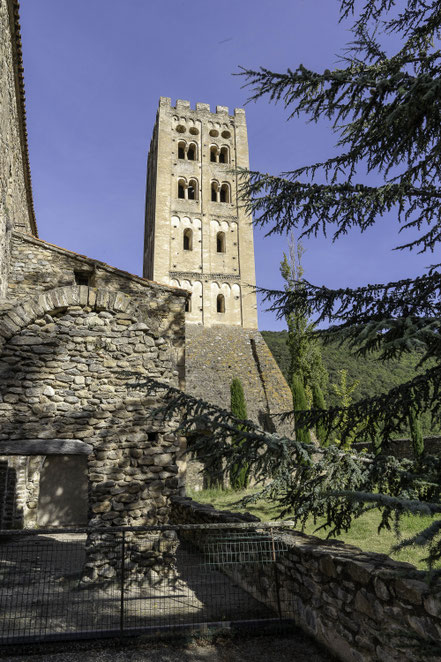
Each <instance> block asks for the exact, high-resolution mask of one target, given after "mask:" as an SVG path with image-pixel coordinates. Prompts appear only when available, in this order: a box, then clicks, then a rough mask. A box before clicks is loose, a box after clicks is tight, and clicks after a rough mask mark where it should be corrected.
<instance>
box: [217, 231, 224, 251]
mask: <svg viewBox="0 0 441 662" xmlns="http://www.w3.org/2000/svg"><path fill="white" fill-rule="evenodd" d="M216 250H217V252H218V253H225V232H218V233H217V235H216Z"/></svg>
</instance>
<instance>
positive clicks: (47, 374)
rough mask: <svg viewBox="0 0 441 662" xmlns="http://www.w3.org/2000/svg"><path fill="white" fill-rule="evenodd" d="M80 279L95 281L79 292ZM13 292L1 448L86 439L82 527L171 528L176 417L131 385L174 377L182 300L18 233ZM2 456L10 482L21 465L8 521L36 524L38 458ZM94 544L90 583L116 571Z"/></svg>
mask: <svg viewBox="0 0 441 662" xmlns="http://www.w3.org/2000/svg"><path fill="white" fill-rule="evenodd" d="M78 274H80V276H86V277H87V278H88V280H89V283H90V284H91V285H94V286H93V287H88V286H86V285H75V284H74V283H75V280H76V278H77V277H78ZM60 285H61V287H60ZM10 293H11V296H10V298H9V300H8V303H7V304H3V306H2V310H3V312H2V314H0V348H1V349H0V420H1V428H0V446H1V442H2V441H4V442H7V443H8V444H11V443H13V441H14V440H17V443H20V441H23V440H37V441H38V440H48V443H50V442H51V440H54V439H56V440H64V439H66V440H73V439H75V440H82V441H84V442H87V444H89V445H90V448H91V452H90V455H89V456H88V482H89V525H90V526H111V525H143V524H156V523H164V522H167V520H168V513H169V497H170V495H171V494H174V493H179V491H180V490H181V489H182V485H181V475H180V473H179V469H178V462H179V461H180V455H181V447H182V440H181V439H180V438H178V437H176V435H175V434H174V432H173V431H174V429H175V428H176V426H177V420H176V418H175V419H174V420H162V418H161V417H160V416H159V415H158V414H155V410H156V408H157V407H158V406H159V405H161V404H162V403H163V402H164V401H165V398H167V393H166V389H164V388H163V389H161V390H159V391H158V390H157V391H147V390H146V389H145V388H144V389H141V390H138V389H136V388H135V387H134V383H135V382H136V380H137V379H141V380H145V378H146V377H151V378H154V379H157V380H159V381H161V382H164V383H166V384H167V385H171V386H175V387H177V386H179V384H180V383H181V382H182V378H183V369H184V333H185V332H184V303H185V293H183V292H181V291H179V290H176V289H174V288H170V287H166V286H160V285H157V284H155V283H151V282H149V281H146V280H144V279H141V278H138V277H134V276H131V275H130V274H126V273H124V272H121V271H118V270H117V269H113V268H111V267H108V266H107V265H104V264H103V263H97V262H95V261H94V260H91V259H88V258H85V257H82V256H77V255H76V254H74V253H71V252H69V251H64V250H63V249H59V248H57V247H54V246H51V245H48V244H46V243H45V242H42V241H40V240H38V239H34V238H33V237H29V236H25V235H21V234H19V233H14V245H13V261H12V266H11V279H10ZM6 460H7V462H8V467H9V469H10V471H9V473H10V474H11V475H12V469H13V468H14V466H15V464H17V463H18V464H20V466H21V465H22V464H23V462H24V463H25V471H21V473H20V472H16V475H15V480H16V484H15V490H16V495H15V500H16V504H15V505H16V508H15V510H16V515H17V517H16V519H15V524H17V523H18V521H17V518H18V517H20V518H21V520H22V523H24V525H25V526H34V525H35V524H36V522H37V511H38V489H39V483H38V475H39V471H38V470H36V467H37V469H38V466H40V465H41V462H42V461H44V456H36V457H35V456H34V457H32V458H31V459H29V458H25V457H22V456H16V457H13V458H11V457H10V456H9V458H8V457H7V456H4V457H2V458H0V462H2V466H3V467H4V463H5V461H6ZM39 463H40V465H39ZM34 465H35V466H34ZM9 513H10V509H9ZM9 516H10V515H9ZM101 542H102V541H101V539H100V541H97V540H96V539H94V537H93V536H90V540H89V541H88V547H87V549H88V563H87V578H88V579H91V580H96V581H99V580H110V579H112V577H114V576H115V574H116V572H117V568H116V565H115V564H117V563H118V560H117V559H113V560H112V559H111V558H109V557H108V555H107V556H106V554H105V553H103V547H102V544H101ZM149 544H150V543H149ZM164 545H165V547H166V548H167V550H168V552H167V553H168V555H169V556H170V554H171V552H172V551H173V549H174V546H175V542H174V541H168V542H167V541H165V542H164V541H162V540H161V541H159V542H158V544H156V546H154V548H153V549H151V550H150V553H151V555H153V556H152V557H151V558H150V559H149V564H148V565H146V563H145V559H144V561H142V559H141V556H140V557H139V563H135V564H134V567H133V568H132V574H133V575H136V574H138V575H142V574H143V573H145V572H147V571H148V572H149V573H152V572H153V571H159V570H158V568H160V567H162V569H163V570H164V571H165V570H167V568H165V565H167V564H165V557H164ZM104 548H105V549H108V546H106V545H104ZM135 556H136V555H135ZM153 557H154V558H153ZM136 558H137V557H136ZM154 559H156V561H157V563H156V566H154V564H153V560H154ZM168 560H169V559H168ZM141 561H142V562H141ZM167 563H168V562H167ZM158 564H159V565H158ZM168 565H169V564H168ZM168 565H167V567H168ZM138 566H139V567H138ZM138 578H139V577H138Z"/></svg>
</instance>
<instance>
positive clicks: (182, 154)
mask: <svg viewBox="0 0 441 662" xmlns="http://www.w3.org/2000/svg"><path fill="white" fill-rule="evenodd" d="M178 159H185V143H184V142H179V143H178Z"/></svg>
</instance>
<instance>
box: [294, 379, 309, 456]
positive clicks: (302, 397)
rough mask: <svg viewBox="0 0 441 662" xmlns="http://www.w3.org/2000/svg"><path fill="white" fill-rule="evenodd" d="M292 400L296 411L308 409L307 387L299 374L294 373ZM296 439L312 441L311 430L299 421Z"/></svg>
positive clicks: (296, 428)
mask: <svg viewBox="0 0 441 662" xmlns="http://www.w3.org/2000/svg"><path fill="white" fill-rule="evenodd" d="M291 392H292V402H293V409H294V411H305V410H306V409H308V403H307V401H306V394H305V389H304V387H303V383H302V379H301V377H300V376H299V375H298V374H294V375H293V378H292V382H291ZM295 430H296V440H297V441H302V442H305V443H309V442H310V441H311V439H310V436H309V430H308V429H307V428H305V427H303V426H300V425H299V424H298V423H297V420H296V424H295Z"/></svg>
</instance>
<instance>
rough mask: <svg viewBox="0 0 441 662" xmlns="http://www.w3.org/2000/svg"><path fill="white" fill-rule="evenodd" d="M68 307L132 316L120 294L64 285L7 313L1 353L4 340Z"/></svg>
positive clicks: (2, 327)
mask: <svg viewBox="0 0 441 662" xmlns="http://www.w3.org/2000/svg"><path fill="white" fill-rule="evenodd" d="M69 306H81V307H86V306H88V307H89V308H91V309H92V310H97V311H102V310H108V311H109V312H115V313H119V312H121V313H127V314H130V312H133V314H134V315H135V316H136V311H135V308H134V306H133V305H132V304H131V299H130V297H129V296H127V295H126V294H123V293H122V292H115V291H112V290H106V289H104V288H95V287H87V285H67V286H65V287H56V288H54V289H52V290H47V291H46V292H44V293H43V294H39V295H37V296H35V297H31V298H29V299H27V300H26V301H25V302H23V303H22V304H20V305H18V306H16V307H15V308H12V309H11V310H8V311H7V312H6V313H5V314H4V315H3V316H2V318H1V320H0V349H1V347H2V345H3V344H4V342H5V341H6V340H9V339H10V338H12V336H13V335H15V334H17V333H18V332H19V331H21V330H22V329H24V328H25V327H26V326H29V324H32V322H35V320H36V319H38V318H39V317H43V316H44V315H46V314H47V313H49V314H50V313H52V312H54V311H59V310H63V309H65V308H68V307H69Z"/></svg>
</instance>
